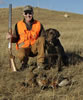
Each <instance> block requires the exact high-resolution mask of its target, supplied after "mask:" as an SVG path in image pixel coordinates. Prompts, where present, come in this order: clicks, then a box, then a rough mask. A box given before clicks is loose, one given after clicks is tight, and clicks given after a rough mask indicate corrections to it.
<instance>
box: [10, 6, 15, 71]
mask: <svg viewBox="0 0 83 100" xmlns="http://www.w3.org/2000/svg"><path fill="white" fill-rule="evenodd" d="M8 31H9V33H10V34H11V35H12V4H9V25H8ZM8 48H9V54H10V67H11V68H12V70H13V71H14V72H15V71H16V64H15V57H14V56H13V54H12V38H11V39H10V40H9V43H8Z"/></svg>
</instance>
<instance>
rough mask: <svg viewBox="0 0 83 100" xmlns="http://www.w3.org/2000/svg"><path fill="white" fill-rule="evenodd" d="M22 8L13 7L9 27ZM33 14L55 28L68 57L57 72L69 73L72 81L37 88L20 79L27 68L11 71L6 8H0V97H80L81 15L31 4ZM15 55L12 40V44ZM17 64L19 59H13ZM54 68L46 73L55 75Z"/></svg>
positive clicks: (69, 99)
mask: <svg viewBox="0 0 83 100" xmlns="http://www.w3.org/2000/svg"><path fill="white" fill-rule="evenodd" d="M22 10H23V8H13V16H12V17H13V18H12V28H13V29H14V24H15V23H16V22H17V21H19V20H21V19H22V18H23V16H22ZM34 12H35V14H34V18H35V19H38V20H39V21H40V22H41V23H42V24H43V25H44V27H45V29H47V28H56V29H57V30H59V32H60V34H61V36H60V41H61V43H62V45H63V47H64V49H65V52H66V53H67V55H68V57H69V66H68V67H63V70H62V72H60V73H59V75H62V76H66V77H71V81H72V84H71V85H69V86H64V87H61V88H56V89H47V90H41V89H40V88H38V87H35V88H28V87H25V86H22V85H21V83H22V82H25V81H26V78H27V73H28V69H26V70H24V71H23V72H15V73H13V72H12V71H11V69H10V66H9V55H8V41H7V40H6V33H7V32H8V9H7V8H0V100H83V15H79V14H74V13H67V14H68V15H69V17H68V18H65V17H64V14H65V12H57V11H51V10H47V9H40V8H34ZM13 53H14V55H15V44H13ZM16 64H17V67H19V61H18V60H17V59H16ZM56 73H57V72H56V68H55V69H53V70H50V74H52V75H56Z"/></svg>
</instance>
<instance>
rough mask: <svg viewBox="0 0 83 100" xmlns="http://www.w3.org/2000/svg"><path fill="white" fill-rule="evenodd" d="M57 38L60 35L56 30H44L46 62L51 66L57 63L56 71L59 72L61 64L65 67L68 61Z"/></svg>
mask: <svg viewBox="0 0 83 100" xmlns="http://www.w3.org/2000/svg"><path fill="white" fill-rule="evenodd" d="M59 37H60V33H59V31H58V30H56V29H53V28H49V29H47V30H46V54H47V55H48V62H49V63H51V64H52V65H53V64H55V63H56V62H57V64H58V71H61V67H62V63H63V64H64V65H67V63H68V59H67V56H66V54H65V51H64V48H63V46H62V44H61V42H60V40H59Z"/></svg>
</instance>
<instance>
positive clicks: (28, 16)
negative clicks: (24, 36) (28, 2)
mask: <svg viewBox="0 0 83 100" xmlns="http://www.w3.org/2000/svg"><path fill="white" fill-rule="evenodd" d="M23 16H24V18H25V21H26V22H27V23H28V22H30V21H31V19H32V17H33V12H32V11H29V10H27V11H24V12H23Z"/></svg>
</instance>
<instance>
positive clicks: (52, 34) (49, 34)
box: [46, 28, 60, 43]
mask: <svg viewBox="0 0 83 100" xmlns="http://www.w3.org/2000/svg"><path fill="white" fill-rule="evenodd" d="M59 37H60V33H59V31H58V30H56V29H53V28H49V29H47V30H46V40H47V41H48V42H49V43H50V42H52V41H53V40H55V39H58V38H59Z"/></svg>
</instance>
